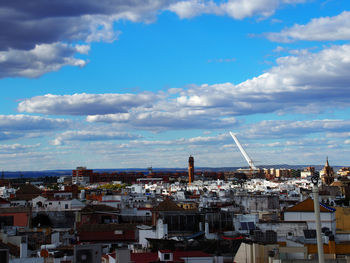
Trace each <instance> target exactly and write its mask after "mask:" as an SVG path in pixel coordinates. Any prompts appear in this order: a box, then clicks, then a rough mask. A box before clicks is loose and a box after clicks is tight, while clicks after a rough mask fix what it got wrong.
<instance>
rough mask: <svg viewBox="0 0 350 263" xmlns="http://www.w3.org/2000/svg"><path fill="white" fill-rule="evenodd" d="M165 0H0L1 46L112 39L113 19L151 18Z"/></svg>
mask: <svg viewBox="0 0 350 263" xmlns="http://www.w3.org/2000/svg"><path fill="white" fill-rule="evenodd" d="M168 2H170V1H167V0H156V1H154V0H146V1H137V0H131V1H130V0H118V1H117V0H115V1H109V0H101V1H98V2H96V1H93V0H76V1H69V0H62V1H55V2H52V1H47V0H39V1H36V2H35V4H33V3H30V2H27V1H25V2H23V1H19V0H14V1H2V2H1V4H0V13H1V16H0V28H1V29H2V30H1V33H2V34H1V36H2V37H1V40H0V50H8V49H21V50H31V49H33V48H34V47H35V46H36V45H38V44H50V43H55V42H65V41H77V40H78V41H85V42H88V41H113V40H114V39H115V38H116V36H115V33H118V32H114V29H113V26H112V23H113V21H116V20H120V19H127V20H131V21H135V22H136V21H146V22H147V21H152V20H153V19H154V18H155V16H156V14H157V12H158V11H159V10H160V9H162V8H164V7H166V6H167V5H168Z"/></svg>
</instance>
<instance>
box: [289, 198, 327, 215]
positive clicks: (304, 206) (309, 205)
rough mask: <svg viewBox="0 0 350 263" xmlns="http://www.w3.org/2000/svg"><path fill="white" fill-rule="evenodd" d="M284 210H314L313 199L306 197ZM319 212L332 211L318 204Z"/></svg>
mask: <svg viewBox="0 0 350 263" xmlns="http://www.w3.org/2000/svg"><path fill="white" fill-rule="evenodd" d="M286 212H314V200H313V199H311V198H308V199H306V200H304V201H302V202H300V203H298V204H296V205H295V206H292V207H289V208H287V210H286ZM320 212H328V213H330V212H332V211H330V210H328V209H326V208H324V207H323V206H321V205H320Z"/></svg>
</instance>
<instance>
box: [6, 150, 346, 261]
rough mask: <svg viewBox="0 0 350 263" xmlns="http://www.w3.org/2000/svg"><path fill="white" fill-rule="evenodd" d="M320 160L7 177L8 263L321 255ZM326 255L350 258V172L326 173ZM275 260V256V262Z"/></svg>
mask: <svg viewBox="0 0 350 263" xmlns="http://www.w3.org/2000/svg"><path fill="white" fill-rule="evenodd" d="M315 174H318V172H317V171H315V169H314V168H313V167H307V168H305V169H304V170H303V171H299V172H298V173H295V171H292V170H288V169H260V170H259V171H258V172H256V171H254V172H253V171H251V172H249V171H245V172H242V171H230V172H204V171H200V172H198V171H195V169H194V158H193V157H192V156H191V157H190V158H189V167H188V171H186V172H185V171H172V172H154V171H152V169H149V172H148V173H142V172H115V173H95V172H94V171H93V170H90V169H86V168H85V167H78V168H77V169H75V170H73V171H72V176H66V177H61V178H59V179H58V180H57V183H55V184H51V185H44V184H42V183H40V182H32V183H25V184H19V185H16V184H15V183H14V182H11V181H10V180H1V182H0V184H1V185H2V186H1V187H0V197H1V198H0V228H1V232H0V241H1V242H0V262H1V263H3V262H11V263H19V262H21V263H27V262H28V263H29V262H30V263H44V262H45V263H47V262H52V263H90V262H91V263H92V262H103V263H124V262H125V263H129V262H135V263H139V262H211V263H214V262H217V263H219V262H222V263H223V262H268V261H269V260H272V261H273V262H292V260H297V259H298V260H308V259H310V260H311V259H313V258H315V257H316V254H317V245H316V231H315V214H314V201H313V199H312V194H311V188H312V183H311V181H310V177H311V176H314V175H315ZM319 176H320V179H321V180H320V191H319V196H320V200H319V205H320V216H321V225H322V233H323V236H322V242H323V247H324V253H325V257H326V258H328V259H334V260H338V261H337V262H342V261H341V260H344V262H346V258H347V257H348V256H349V255H350V207H349V200H350V179H349V176H350V169H349V168H342V169H340V170H339V171H338V172H337V173H336V172H334V171H333V169H332V167H331V166H330V165H329V163H328V160H327V162H326V164H325V166H324V168H323V169H322V170H321V171H320V172H319ZM272 261H271V262H272Z"/></svg>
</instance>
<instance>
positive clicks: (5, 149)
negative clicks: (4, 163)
mask: <svg viewBox="0 0 350 263" xmlns="http://www.w3.org/2000/svg"><path fill="white" fill-rule="evenodd" d="M38 147H40V143H37V144H33V145H23V144H19V143H15V144H0V153H12V152H16V153H17V152H23V151H28V150H31V149H33V148H38Z"/></svg>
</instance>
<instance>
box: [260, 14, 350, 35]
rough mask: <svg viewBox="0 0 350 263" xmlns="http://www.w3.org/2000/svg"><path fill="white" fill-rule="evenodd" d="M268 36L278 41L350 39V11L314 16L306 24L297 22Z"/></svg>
mask: <svg viewBox="0 0 350 263" xmlns="http://www.w3.org/2000/svg"><path fill="white" fill-rule="evenodd" d="M266 36H267V38H268V39H270V40H271V41H276V42H291V41H297V40H304V41H336V40H350V12H349V11H344V12H342V13H341V14H339V15H337V16H333V17H321V18H314V19H312V20H311V21H310V22H309V23H307V24H306V25H298V24H296V25H294V26H293V27H291V28H286V29H284V30H282V31H281V32H278V33H268V34H266Z"/></svg>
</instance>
